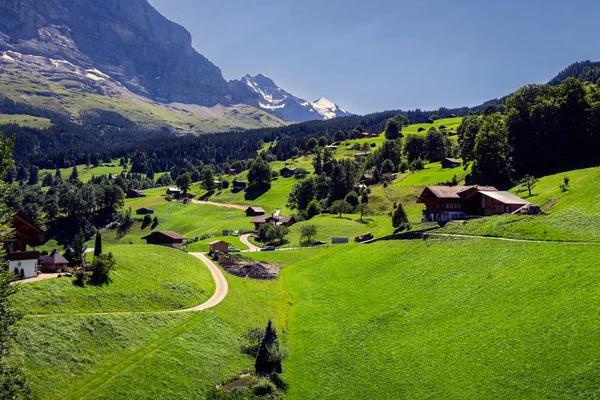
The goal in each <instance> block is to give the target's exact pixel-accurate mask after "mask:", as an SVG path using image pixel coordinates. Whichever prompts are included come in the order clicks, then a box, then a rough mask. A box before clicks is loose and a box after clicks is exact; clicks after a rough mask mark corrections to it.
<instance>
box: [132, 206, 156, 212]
mask: <svg viewBox="0 0 600 400" xmlns="http://www.w3.org/2000/svg"><path fill="white" fill-rule="evenodd" d="M136 211H154V210H153V209H151V208H148V207H142V208H138V209H137V210H136Z"/></svg>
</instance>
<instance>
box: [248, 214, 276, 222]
mask: <svg viewBox="0 0 600 400" xmlns="http://www.w3.org/2000/svg"><path fill="white" fill-rule="evenodd" d="M268 218H271V216H269V215H258V216H256V217H254V218H253V219H252V223H253V224H262V223H263V222H266V221H267V219H268Z"/></svg>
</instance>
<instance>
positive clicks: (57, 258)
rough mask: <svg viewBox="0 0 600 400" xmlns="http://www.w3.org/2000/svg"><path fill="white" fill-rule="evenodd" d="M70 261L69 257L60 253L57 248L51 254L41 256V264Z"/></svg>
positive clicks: (66, 262)
mask: <svg viewBox="0 0 600 400" xmlns="http://www.w3.org/2000/svg"><path fill="white" fill-rule="evenodd" d="M68 263H69V261H67V259H66V258H64V257H63V256H62V255H60V253H59V252H58V251H56V250H54V251H53V252H52V253H50V255H49V256H42V257H40V264H51V265H56V264H68Z"/></svg>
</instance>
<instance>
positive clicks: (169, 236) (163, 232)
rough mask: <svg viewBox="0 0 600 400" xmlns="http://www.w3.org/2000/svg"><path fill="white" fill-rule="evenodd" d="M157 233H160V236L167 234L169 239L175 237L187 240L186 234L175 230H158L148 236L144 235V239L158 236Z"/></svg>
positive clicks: (174, 238) (175, 238)
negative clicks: (183, 234)
mask: <svg viewBox="0 0 600 400" xmlns="http://www.w3.org/2000/svg"><path fill="white" fill-rule="evenodd" d="M157 235H159V236H165V237H168V238H169V239H173V240H185V239H187V238H186V237H185V236H182V235H180V234H179V233H177V232H173V231H157V232H152V233H151V234H149V235H148V236H144V237H143V238H142V239H151V238H153V237H156V236H157Z"/></svg>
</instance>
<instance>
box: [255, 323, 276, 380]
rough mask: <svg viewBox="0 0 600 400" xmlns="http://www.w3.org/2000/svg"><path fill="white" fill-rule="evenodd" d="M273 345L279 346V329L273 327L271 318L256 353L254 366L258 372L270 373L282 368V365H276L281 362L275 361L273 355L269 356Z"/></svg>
mask: <svg viewBox="0 0 600 400" xmlns="http://www.w3.org/2000/svg"><path fill="white" fill-rule="evenodd" d="M273 347H279V340H278V338H277V331H276V329H275V328H274V327H273V324H272V322H271V320H269V323H268V324H267V329H265V334H264V335H263V338H262V340H261V341H260V346H259V347H258V352H257V353H256V362H255V363H254V368H255V369H256V372H257V373H259V374H270V373H271V372H273V371H280V370H281V365H276V364H280V363H273V362H272V360H271V357H270V356H269V352H270V350H271V349H272V348H273Z"/></svg>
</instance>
